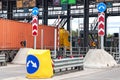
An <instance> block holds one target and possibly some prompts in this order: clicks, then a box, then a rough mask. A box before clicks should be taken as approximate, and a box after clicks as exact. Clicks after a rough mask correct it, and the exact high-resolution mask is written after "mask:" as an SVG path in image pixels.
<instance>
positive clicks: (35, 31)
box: [32, 7, 39, 49]
mask: <svg viewBox="0 0 120 80" xmlns="http://www.w3.org/2000/svg"><path fill="white" fill-rule="evenodd" d="M38 13H39V11H38V8H37V7H34V8H33V9H32V15H33V17H32V18H33V20H32V36H33V37H34V49H36V36H37V35H38V16H37V15H38Z"/></svg>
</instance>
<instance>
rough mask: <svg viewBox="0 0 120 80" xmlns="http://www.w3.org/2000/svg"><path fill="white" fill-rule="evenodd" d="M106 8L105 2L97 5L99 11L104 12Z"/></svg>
mask: <svg viewBox="0 0 120 80" xmlns="http://www.w3.org/2000/svg"><path fill="white" fill-rule="evenodd" d="M106 8H107V7H106V5H105V4H104V3H103V2H101V3H99V4H98V6H97V9H98V11H99V12H104V11H105V10H106Z"/></svg>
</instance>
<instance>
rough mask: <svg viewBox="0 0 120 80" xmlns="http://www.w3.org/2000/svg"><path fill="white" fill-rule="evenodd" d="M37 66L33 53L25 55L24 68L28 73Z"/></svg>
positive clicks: (35, 69)
mask: <svg viewBox="0 0 120 80" xmlns="http://www.w3.org/2000/svg"><path fill="white" fill-rule="evenodd" d="M39 66H40V64H39V61H38V59H37V58H36V57H35V56H33V55H28V56H27V62H26V68H27V72H28V73H29V74H33V73H35V72H36V71H37V70H38V68H39Z"/></svg>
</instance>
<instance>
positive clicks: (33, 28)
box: [32, 16, 38, 36]
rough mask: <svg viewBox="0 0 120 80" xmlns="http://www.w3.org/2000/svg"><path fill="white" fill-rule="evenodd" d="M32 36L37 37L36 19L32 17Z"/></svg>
mask: <svg viewBox="0 0 120 80" xmlns="http://www.w3.org/2000/svg"><path fill="white" fill-rule="evenodd" d="M32 35H33V36H37V35H38V17H37V16H33V20H32Z"/></svg>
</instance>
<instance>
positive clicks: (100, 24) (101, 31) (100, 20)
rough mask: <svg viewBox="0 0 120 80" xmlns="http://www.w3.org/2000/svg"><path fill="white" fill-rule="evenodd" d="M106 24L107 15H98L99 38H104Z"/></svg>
mask: <svg viewBox="0 0 120 80" xmlns="http://www.w3.org/2000/svg"><path fill="white" fill-rule="evenodd" d="M104 22H105V14H104V13H98V35H99V36H104V34H105V32H104V28H105V25H104Z"/></svg>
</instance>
